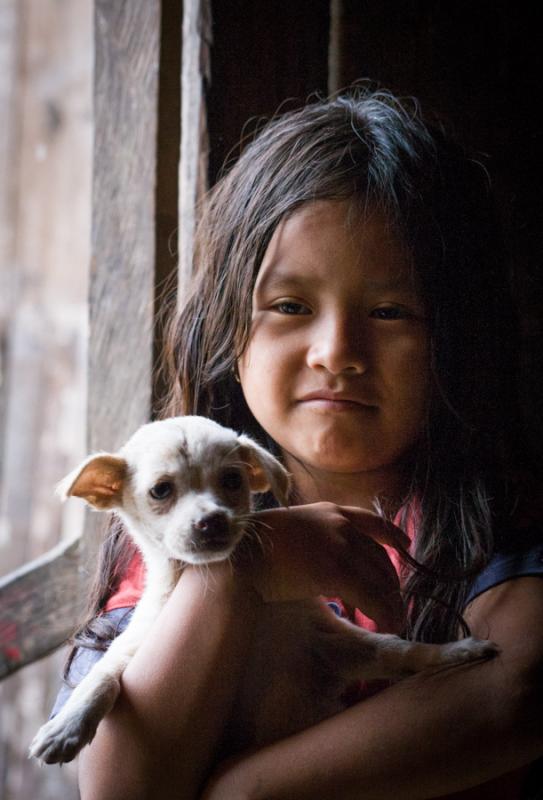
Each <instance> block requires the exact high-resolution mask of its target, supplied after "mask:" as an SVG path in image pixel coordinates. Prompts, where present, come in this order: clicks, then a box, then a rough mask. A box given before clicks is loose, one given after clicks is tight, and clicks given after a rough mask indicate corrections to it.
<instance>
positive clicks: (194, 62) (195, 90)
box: [178, 0, 212, 304]
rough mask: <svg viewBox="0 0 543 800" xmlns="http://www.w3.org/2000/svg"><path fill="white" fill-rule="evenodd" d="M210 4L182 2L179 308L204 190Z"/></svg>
mask: <svg viewBox="0 0 543 800" xmlns="http://www.w3.org/2000/svg"><path fill="white" fill-rule="evenodd" d="M211 13H212V12H211V6H210V0H185V5H184V14H183V73H182V76H183V77H182V111H181V120H182V123H181V128H182V138H181V161H180V163H179V231H180V236H179V266H178V300H179V303H180V304H182V303H183V302H184V299H185V297H186V293H187V289H188V286H189V284H190V280H191V277H192V269H193V264H192V253H193V244H194V233H195V229H196V224H197V205H198V201H199V200H200V199H201V197H202V195H203V194H204V192H205V191H206V189H207V188H208V176H207V170H208V163H207V156H208V133H207V109H206V93H207V91H208V88H209V83H210V80H211V64H210V47H211V44H212V27H211Z"/></svg>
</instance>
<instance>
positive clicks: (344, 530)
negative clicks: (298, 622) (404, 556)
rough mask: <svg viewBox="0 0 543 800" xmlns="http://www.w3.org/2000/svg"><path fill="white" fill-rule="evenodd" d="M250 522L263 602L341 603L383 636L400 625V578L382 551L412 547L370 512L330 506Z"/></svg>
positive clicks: (249, 562)
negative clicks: (336, 599) (310, 600)
mask: <svg viewBox="0 0 543 800" xmlns="http://www.w3.org/2000/svg"><path fill="white" fill-rule="evenodd" d="M253 521H254V526H255V527H254V530H255V533H256V534H257V535H256V536H255V537H254V538H253V537H251V539H252V541H251V544H250V552H249V553H247V551H246V550H245V553H246V554H247V558H246V559H244V563H245V565H246V566H247V567H248V568H249V569H250V572H251V576H252V580H253V581H254V585H255V588H256V590H257V591H258V592H259V594H260V595H261V596H262V598H263V599H264V600H265V601H266V602H273V601H280V600H300V599H305V598H309V597H316V596H318V595H325V596H328V597H335V596H336V597H341V598H342V600H343V601H344V602H345V603H347V604H348V605H352V606H355V607H356V608H359V609H360V610H361V611H363V612H364V613H365V614H366V615H367V616H369V617H371V618H372V619H374V620H375V621H376V622H377V624H378V626H379V628H380V629H381V630H396V629H397V628H398V627H399V626H400V625H401V622H402V619H403V605H402V600H401V596H400V591H399V581H398V576H397V574H396V570H395V569H394V567H393V565H392V563H391V561H390V559H389V557H388V555H387V553H386V550H385V549H384V548H383V547H382V545H383V544H387V545H391V546H392V547H397V548H399V549H400V550H401V549H407V547H408V546H409V540H408V538H407V536H406V535H405V534H404V533H403V532H402V531H401V530H400V529H399V528H397V527H396V526H395V525H392V523H390V522H387V521H386V520H383V519H382V518H381V517H379V516H378V515H377V514H374V513H372V512H370V511H366V510H364V509H361V508H355V507H351V506H337V505H335V504H333V503H326V502H323V503H314V504H311V505H304V506H291V507H290V508H277V509H270V510H267V511H261V512H259V513H257V514H255V515H254V517H253ZM255 539H256V540H258V541H255ZM259 545H260V546H259Z"/></svg>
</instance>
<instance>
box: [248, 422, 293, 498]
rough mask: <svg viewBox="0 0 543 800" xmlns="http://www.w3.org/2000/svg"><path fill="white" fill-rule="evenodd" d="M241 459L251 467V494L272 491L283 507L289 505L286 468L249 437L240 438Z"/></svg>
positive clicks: (288, 484) (288, 485) (288, 477)
mask: <svg viewBox="0 0 543 800" xmlns="http://www.w3.org/2000/svg"><path fill="white" fill-rule="evenodd" d="M238 441H239V443H240V445H241V448H240V455H241V458H242V459H243V460H244V461H245V462H246V463H247V465H248V467H249V470H248V471H249V486H250V489H251V492H267V491H268V490H271V491H272V492H273V494H274V495H275V497H276V498H277V500H278V501H279V503H281V505H282V506H286V505H288V496H289V490H290V475H289V473H288V472H287V470H286V469H285V468H284V466H283V465H282V464H281V463H280V462H279V461H278V460H277V459H276V458H275V456H272V454H271V453H268V451H267V450H265V449H264V448H263V447H261V446H260V445H259V444H257V443H256V442H253V440H252V439H250V438H249V437H248V436H245V435H244V434H242V435H241V436H238Z"/></svg>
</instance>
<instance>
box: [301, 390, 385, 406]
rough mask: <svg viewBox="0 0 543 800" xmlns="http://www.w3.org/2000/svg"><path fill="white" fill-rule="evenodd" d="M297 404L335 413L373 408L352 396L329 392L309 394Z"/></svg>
mask: <svg viewBox="0 0 543 800" xmlns="http://www.w3.org/2000/svg"><path fill="white" fill-rule="evenodd" d="M298 402H299V403H304V404H309V405H313V406H315V407H317V408H322V409H329V410H336V411H342V410H345V411H347V410H349V409H353V408H374V406H372V405H371V404H370V403H365V402H364V401H363V400H361V399H359V398H357V397H355V396H353V395H348V394H343V393H335V392H330V391H317V392H310V393H309V394H306V395H304V396H303V397H301V398H300V399H299V401H298Z"/></svg>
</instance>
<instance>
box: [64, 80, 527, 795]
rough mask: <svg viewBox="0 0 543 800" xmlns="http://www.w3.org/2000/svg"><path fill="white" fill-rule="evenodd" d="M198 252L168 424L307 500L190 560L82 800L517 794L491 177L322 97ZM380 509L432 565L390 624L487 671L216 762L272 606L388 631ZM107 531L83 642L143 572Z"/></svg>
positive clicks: (510, 492) (506, 450)
mask: <svg viewBox="0 0 543 800" xmlns="http://www.w3.org/2000/svg"><path fill="white" fill-rule="evenodd" d="M195 259H196V268H197V272H196V279H195V281H194V287H193V291H192V294H191V297H190V299H189V302H188V303H187V305H186V306H185V308H184V310H183V311H182V313H181V314H180V315H179V316H178V317H177V319H175V320H173V322H172V325H171V330H170V339H169V348H168V366H169V371H170V384H171V395H170V398H169V402H168V404H167V408H166V409H165V414H166V415H170V414H179V413H198V414H205V415H208V416H210V417H212V418H215V419H216V420H218V421H219V422H222V423H225V424H227V425H229V426H231V427H234V428H236V429H242V430H244V431H246V432H247V433H250V434H252V435H253V436H255V437H256V438H258V439H260V440H261V441H262V442H263V443H264V444H266V445H267V446H268V447H270V448H272V449H273V450H274V451H275V452H276V453H277V454H278V455H279V456H280V457H281V458H282V459H283V460H284V463H285V464H286V466H287V467H288V469H289V470H290V471H291V473H292V475H293V480H294V486H295V496H294V498H293V503H294V504H295V505H293V506H291V507H290V508H288V509H274V508H267V509H263V510H261V511H260V512H259V513H258V514H257V515H256V519H257V520H259V521H260V522H262V525H263V526H265V530H266V531H267V534H268V535H269V536H270V538H271V541H272V543H273V549H271V550H270V552H269V553H266V557H265V558H263V557H260V556H259V554H258V552H256V550H255V552H254V553H252V558H250V559H247V561H246V562H244V563H241V562H240V563H236V564H235V566H234V570H232V569H231V565H224V564H219V565H214V566H213V567H212V568H211V569H210V575H211V578H212V580H211V581H210V582H209V581H208V577H206V576H203V575H202V574H201V573H200V572H199V571H198V570H196V569H194V568H191V567H188V568H187V569H186V570H185V571H184V573H183V575H182V577H181V579H180V581H179V583H178V585H177V587H176V589H175V591H174V593H173V594H172V596H171V598H170V600H169V601H168V603H167V605H166V607H165V609H164V611H163V613H162V615H161V618H160V621H159V622H158V623H157V624H156V626H155V628H154V630H153V633H152V635H151V636H150V637H149V640H148V641H147V642H146V644H145V645H144V646H143V647H142V648H141V649H140V650H139V651H138V653H137V654H136V656H135V657H134V659H133V660H132V661H131V662H130V665H129V666H128V668H127V670H126V672H125V673H124V676H123V690H122V693H121V696H120V698H119V701H118V703H117V705H116V706H115V708H114V710H113V711H112V712H111V714H110V715H109V716H108V717H107V718H106V719H105V720H104V722H103V723H102V724H101V725H100V727H99V729H98V732H97V735H96V738H95V740H94V742H93V743H92V745H91V746H90V747H89V748H86V750H84V751H83V753H82V754H81V762H80V785H81V791H82V796H83V798H115V800H119V799H120V798H131V800H133V799H134V798H151V797H152V798H164V799H166V798H170V797H172V798H174V797H175V798H194V797H202V796H203V797H205V798H206V800H219V799H221V798H228V800H232V799H233V798H236V799H237V798H251V799H253V798H265V799H266V800H272V799H273V800H276V799H277V800H279V798H281V799H284V800H287V798H288V800H298V799H300V800H301V799H302V798H314V797H323V798H330V799H332V798H334V799H335V798H341V799H344V798H360V797H364V798H431V797H436V796H443V795H446V794H450V793H454V792H461V791H462V790H469V789H470V787H476V788H472V789H471V791H467V792H464V793H462V794H459V795H455V796H458V797H460V796H461V797H466V798H467V797H477V798H483V797H492V798H496V797H499V798H513V797H515V798H519V797H521V796H522V794H521V793H522V792H524V793H525V794H524V796H529V795H528V794H526V793H527V792H529V791H530V790H529V787H528V784H527V780H528V777H529V776H528V769H527V765H528V764H530V762H533V761H534V760H535V759H537V758H538V757H539V756H540V755H543V734H542V733H541V729H540V726H539V725H538V721H539V720H538V711H539V703H540V699H541V688H540V685H541V684H540V681H539V676H540V672H541V664H542V658H543V631H542V629H541V625H540V622H539V620H540V614H541V612H543V582H541V581H540V580H539V577H538V576H540V575H541V573H542V568H543V564H542V555H543V550H542V547H541V544H540V542H541V539H540V536H539V534H538V530H537V523H538V520H537V519H536V516H535V514H534V513H533V511H532V509H531V508H530V503H533V498H532V497H530V494H529V491H528V490H527V489H526V481H525V477H526V476H528V475H530V476H533V475H534V466H533V464H531V463H529V461H528V459H527V456H526V452H527V451H526V449H525V447H523V445H522V426H521V421H520V414H519V409H518V402H517V401H518V398H517V392H516V383H515V378H516V368H517V364H518V354H517V337H516V327H515V315H514V312H513V306H512V301H511V297H510V292H509V281H508V277H507V272H506V269H505V266H504V263H503V248H502V245H501V243H500V239H499V236H498V232H497V230H496V226H495V224H494V219H493V214H492V210H491V204H490V201H489V197H488V187H487V183H486V176H485V173H484V171H483V170H482V168H481V167H480V165H478V164H476V163H474V162H473V161H470V160H469V159H467V158H465V157H464V156H463V155H462V153H461V152H460V151H459V150H458V149H457V148H456V147H455V146H454V145H453V144H451V143H450V142H449V141H448V140H447V139H446V138H445V137H444V136H443V134H442V133H441V132H440V131H436V130H432V129H430V128H428V127H427V126H425V124H424V123H423V122H422V121H421V119H420V118H419V116H418V114H417V112H416V110H414V109H411V108H408V107H407V106H406V107H404V106H402V105H401V104H400V103H399V102H397V101H396V100H394V99H393V98H391V97H390V96H388V95H384V94H371V93H366V92H363V91H360V90H356V91H353V92H351V93H349V94H346V95H342V96H338V97H336V98H334V99H332V100H329V101H319V102H315V103H312V104H311V105H308V106H306V107H305V108H303V109H302V110H300V111H297V112H294V113H289V114H285V115H284V116H281V117H279V118H277V119H275V120H273V121H272V122H271V123H269V124H268V125H267V126H266V127H265V128H264V129H263V130H262V131H261V132H260V134H259V136H258V137H257V138H256V139H255V141H254V142H253V143H252V144H251V145H250V146H248V147H247V149H246V150H245V152H244V154H243V155H242V156H241V158H240V159H239V160H238V162H237V163H236V164H235V165H234V166H233V167H232V169H231V170H230V171H229V172H228V174H226V175H225V176H224V177H223V178H222V180H221V181H219V183H218V184H217V186H216V187H215V188H214V189H213V191H212V192H211V193H210V196H209V198H208V200H207V203H206V206H205V209H204V212H203V217H202V223H201V226H200V230H199V238H198V244H197V247H196V252H195ZM521 481H524V483H523V486H520V482H521ZM376 502H378V503H379V505H380V509H381V513H382V515H383V517H384V518H388V519H393V520H395V522H396V524H397V525H398V526H399V527H401V528H402V529H403V530H404V531H406V532H407V533H408V534H409V536H410V538H411V539H412V552H413V553H414V555H415V557H416V558H417V560H418V561H419V562H420V563H421V564H422V565H424V569H421V570H419V571H411V572H407V571H406V570H405V569H404V570H401V580H402V585H403V589H404V596H405V600H406V608H407V615H406V616H407V619H406V623H405V630H404V631H403V632H404V635H406V636H409V637H412V638H416V639H419V640H422V641H434V642H443V641H446V640H451V639H456V638H458V636H459V634H460V632H461V629H462V625H463V624H464V623H463V620H462V615H463V616H464V618H465V621H466V622H467V623H468V624H469V626H470V628H471V631H472V633H473V634H474V635H476V636H480V637H484V638H487V637H488V638H491V639H493V640H494V641H496V642H497V643H498V644H499V645H500V647H501V651H502V652H501V655H500V657H499V658H498V659H495V660H494V661H491V662H487V663H481V664H478V665H474V666H471V667H469V668H462V669H456V670H449V671H447V672H446V673H444V672H441V673H439V674H433V675H418V676H415V677H413V678H410V679H407V680H404V681H402V682H400V683H398V684H396V685H394V686H392V687H389V688H387V689H386V690H384V691H381V692H378V693H375V694H374V695H373V696H371V697H369V698H366V699H364V701H363V702H357V703H354V704H352V705H351V706H350V707H349V708H347V709H346V710H345V711H344V712H342V713H341V714H338V715H337V716H335V717H333V718H332V719H329V720H327V721H325V722H323V723H321V724H320V725H317V726H315V727H314V728H311V729H309V730H307V731H304V732H303V733H301V734H298V735H296V736H293V737H290V738H289V739H287V740H284V741H280V742H277V743H276V744H274V745H272V746H270V747H267V748H265V749H263V750H260V751H258V752H254V753H246V754H242V755H241V756H240V757H239V758H238V759H236V760H235V761H233V762H231V763H229V764H223V765H221V766H219V768H218V769H216V770H215V771H214V766H215V765H216V763H217V751H216V748H217V744H218V742H219V740H220V737H221V734H222V731H223V728H224V725H225V722H226V720H227V718H228V715H229V710H230V707H231V704H232V702H233V700H234V695H235V687H236V684H237V682H238V681H239V680H241V679H242V675H243V654H244V651H245V649H246V647H247V644H248V642H249V640H250V637H251V632H252V630H253V624H254V620H255V617H256V616H257V614H258V608H259V604H260V603H262V602H264V601H273V600H277V599H282V598H292V597H304V596H314V595H315V594H324V595H326V596H329V597H330V596H334V597H338V598H342V599H343V600H345V601H348V602H346V603H342V602H341V601H339V600H338V601H337V609H338V611H339V613H346V614H351V615H352V617H353V619H355V620H356V621H357V622H358V623H359V624H367V625H370V624H372V622H371V620H369V619H368V618H367V617H364V615H363V613H362V612H363V611H364V610H365V611H366V612H368V614H369V615H371V616H372V617H373V618H374V619H377V620H378V622H379V624H380V625H381V629H382V628H383V626H386V625H388V624H389V621H390V620H392V619H393V618H394V612H395V611H396V610H397V609H396V608H395V607H394V602H393V600H391V598H393V596H394V592H392V593H391V591H390V587H391V585H393V583H392V581H391V573H392V566H391V563H390V561H389V560H388V559H386V558H385V555H386V554H385V552H384V550H383V548H381V547H380V546H379V545H378V544H376V542H375V541H374V539H375V538H376V536H377V534H376V526H378V524H379V523H378V521H377V522H376V517H375V514H374V513H372V509H373V508H374V504H375V503H376ZM268 505H269V504H268ZM382 524H385V523H384V522H383V523H382ZM534 527H535V528H536V530H535V531H534ZM112 542H113V545H111V544H110V551H109V554H107V557H106V558H105V560H104V565H105V566H104V568H103V569H104V575H103V578H104V579H103V580H102V582H101V585H100V587H99V588H100V592H99V594H100V597H99V598H98V599H99V602H98V604H97V610H98V609H100V610H102V611H103V610H104V609H105V610H106V613H105V614H101V615H100V616H99V617H98V618H97V619H96V620H94V621H93V622H92V623H90V624H89V625H88V626H87V628H86V629H85V630H84V631H83V633H82V634H81V635H80V636H79V637H78V640H77V642H76V643H78V644H79V645H85V644H86V645H89V644H92V643H93V642H94V646H96V644H95V643H96V641H98V643H99V646H100V643H101V642H103V640H104V639H107V635H108V634H107V632H106V631H105V628H106V627H107V625H110V626H111V622H112V621H113V622H114V623H116V622H117V621H118V617H119V615H120V614H124V613H125V612H124V611H120V610H119V609H121V608H125V607H126V606H127V605H130V604H131V603H132V604H133V602H134V599H135V597H137V593H138V581H139V580H140V577H141V576H140V577H138V570H139V569H140V567H139V561H138V558H137V556H133V557H132V558H131V560H130V559H129V558H128V555H132V554H128V555H127V553H128V551H127V547H126V543H125V541H124V537H123V535H122V532H121V533H119V532H117V534H116V535H115V536H114V537H113V539H112ZM392 558H393V560H395V563H396V564H397V559H395V557H394V555H393V554H392ZM123 559H124V561H123ZM127 561H130V563H129V566H128V569H126V563H127ZM208 583H209V586H210V587H211V589H209V588H208V590H207V591H206V586H207V585H208ZM112 592H113V597H111V595H112ZM127 593H128V595H127ZM108 597H109V600H107V598H108ZM127 597H128V599H127ZM349 603H351V604H352V605H355V606H357V609H353V608H350V606H349ZM202 632H205V635H203V633H202ZM102 646H103V645H102ZM89 652H91V651H90V650H89V647H88V646H87V647H80V648H79V650H78V651H77V656H76V658H75V659H74V661H73V662H72V668H71V674H72V676H76V677H77V670H79V673H81V672H84V671H85V670H86V669H88V662H89V661H91V660H92V659H91V658H89ZM489 781H490V783H489Z"/></svg>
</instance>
